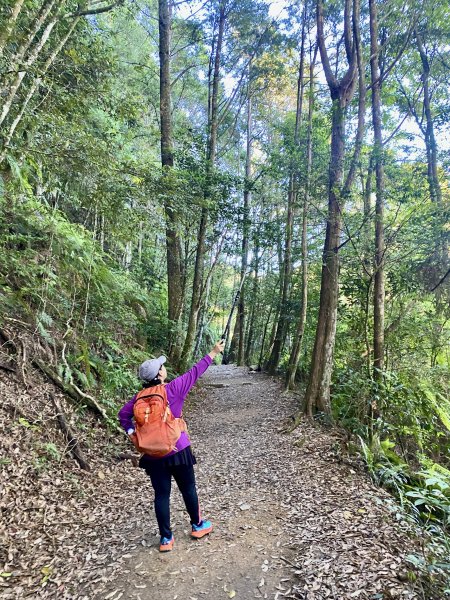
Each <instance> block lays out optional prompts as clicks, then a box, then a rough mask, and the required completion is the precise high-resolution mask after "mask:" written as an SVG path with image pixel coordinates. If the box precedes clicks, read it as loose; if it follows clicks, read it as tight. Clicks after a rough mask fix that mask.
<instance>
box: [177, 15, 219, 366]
mask: <svg viewBox="0 0 450 600" xmlns="http://www.w3.org/2000/svg"><path fill="white" fill-rule="evenodd" d="M224 29H225V9H224V6H223V4H221V6H220V12H219V28H218V34H217V43H216V44H215V57H214V74H213V82H212V94H211V101H210V102H209V103H208V104H209V105H210V123H209V140H208V150H207V186H208V187H209V185H210V182H209V179H210V177H211V174H212V171H213V169H214V163H215V159H216V153H217V133H218V101H219V83H220V62H221V57H222V45H223V33H224ZM205 196H207V197H208V196H209V190H208V189H206V190H205ZM207 227H208V208H206V207H205V208H203V209H202V214H201V218H200V227H199V231H198V243H197V252H196V256H195V267H194V280H193V284H192V300H191V307H190V311H189V319H188V326H187V331H186V338H185V341H184V347H183V353H182V356H183V365H182V367H183V368H184V367H186V366H187V363H188V362H189V360H190V358H191V353H192V346H193V344H194V338H195V332H196V330H197V321H198V315H199V311H200V305H201V300H202V292H203V267H204V261H205V238H206V231H207Z"/></svg>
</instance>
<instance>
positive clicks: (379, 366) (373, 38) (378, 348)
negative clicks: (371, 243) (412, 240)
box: [369, 0, 385, 381]
mask: <svg viewBox="0 0 450 600" xmlns="http://www.w3.org/2000/svg"><path fill="white" fill-rule="evenodd" d="M369 13H370V55H371V57H370V73H371V83H372V121H373V132H374V162H375V185H376V203H375V265H374V267H375V278H374V290H373V293H374V324H373V376H374V379H375V381H379V380H380V379H381V377H382V371H383V368H384V297H385V292H384V252H385V248H384V214H383V213H384V166H383V139H382V124H381V89H380V88H381V80H380V79H381V78H380V66H379V57H380V49H379V45H378V18H377V6H376V0H369Z"/></svg>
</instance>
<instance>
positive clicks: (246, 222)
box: [237, 69, 253, 365]
mask: <svg viewBox="0 0 450 600" xmlns="http://www.w3.org/2000/svg"><path fill="white" fill-rule="evenodd" d="M249 70H250V69H249ZM249 79H250V73H249ZM252 156H253V118H252V98H251V94H250V90H249V92H248V100H247V153H246V159H245V190H244V212H243V230H242V266H241V282H242V281H243V279H244V277H245V274H246V271H247V265H248V241H249V234H250V203H251V198H252V192H251V187H250V186H251V179H252ZM238 312H239V345H238V356H237V364H238V365H243V364H244V349H245V340H244V338H245V335H244V331H245V284H244V285H243V286H242V291H241V295H240V296H239V304H238Z"/></svg>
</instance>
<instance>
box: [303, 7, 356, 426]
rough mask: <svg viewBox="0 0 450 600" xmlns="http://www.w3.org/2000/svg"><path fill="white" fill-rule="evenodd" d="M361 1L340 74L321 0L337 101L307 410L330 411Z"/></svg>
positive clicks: (321, 40) (347, 17) (348, 22)
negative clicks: (347, 143)
mask: <svg viewBox="0 0 450 600" xmlns="http://www.w3.org/2000/svg"><path fill="white" fill-rule="evenodd" d="M359 13H360V5H359V0H353V7H352V5H351V2H350V0H345V6H344V42H345V55H346V59H347V68H346V69H345V72H344V74H343V75H342V77H341V78H340V79H338V78H337V76H336V75H335V73H334V71H333V69H332V67H331V63H330V59H329V56H328V51H327V48H326V44H325V32H324V15H323V3H322V0H317V40H318V45H319V51H320V56H321V60H322V65H323V68H324V71H325V76H326V80H327V83H328V87H329V89H330V95H331V100H332V125H331V156H330V168H329V177H328V218H327V226H326V235H325V244H324V249H323V259H322V260H323V263H322V277H321V287H320V304H319V315H318V320H317V329H316V336H315V341H314V350H313V356H312V365H311V373H310V379H309V384H308V388H307V391H306V398H305V401H306V402H305V409H306V412H307V414H309V415H312V413H313V411H314V410H319V411H321V412H325V413H329V412H330V408H331V407H330V384H331V374H332V368H333V351H334V344H335V337H336V321H337V300H338V291H339V245H340V236H341V228H342V211H343V208H344V207H343V195H342V191H343V187H342V185H343V177H344V155H345V116H346V109H347V106H348V105H349V103H350V101H351V99H352V98H353V94H354V91H355V86H356V83H357V80H358V43H357V36H358V33H359V26H360V24H359Z"/></svg>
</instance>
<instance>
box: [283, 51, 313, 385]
mask: <svg viewBox="0 0 450 600" xmlns="http://www.w3.org/2000/svg"><path fill="white" fill-rule="evenodd" d="M316 56H317V46H316V49H315V52H314V57H313V59H312V60H311V61H310V65H309V99H308V132H307V138H306V183H305V195H304V198H303V210H302V279H301V296H300V315H299V319H298V324H297V329H296V332H295V336H294V344H293V347H292V350H291V355H290V357H289V366H288V370H287V376H286V388H287V389H293V388H294V387H295V377H296V374H297V369H298V364H299V361H300V355H301V351H302V341H303V336H304V333H305V325H306V314H307V308H308V239H307V233H308V209H309V198H310V188H311V169H312V117H313V110H314V67H315V62H316Z"/></svg>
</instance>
